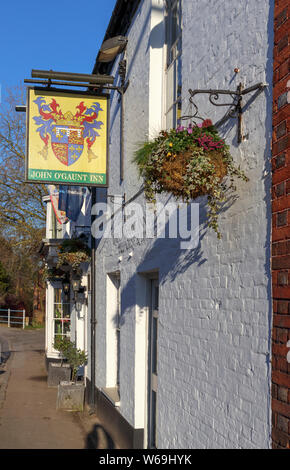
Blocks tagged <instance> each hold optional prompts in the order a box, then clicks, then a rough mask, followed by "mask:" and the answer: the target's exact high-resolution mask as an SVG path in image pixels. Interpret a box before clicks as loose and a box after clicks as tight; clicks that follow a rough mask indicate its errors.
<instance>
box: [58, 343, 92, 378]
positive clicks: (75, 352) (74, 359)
mask: <svg viewBox="0 0 290 470" xmlns="http://www.w3.org/2000/svg"><path fill="white" fill-rule="evenodd" d="M53 347H54V349H56V350H57V351H59V352H60V353H61V354H62V356H63V357H65V358H66V359H67V361H68V362H69V364H70V366H71V368H72V381H75V380H76V376H77V371H78V368H79V367H80V366H83V365H85V363H86V361H87V355H86V353H85V351H82V350H81V349H78V348H77V347H76V345H75V343H73V342H72V341H70V340H69V339H68V338H67V337H56V338H55V341H54V344H53Z"/></svg>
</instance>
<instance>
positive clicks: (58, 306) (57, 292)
mask: <svg viewBox="0 0 290 470" xmlns="http://www.w3.org/2000/svg"><path fill="white" fill-rule="evenodd" d="M66 297H67V296H66V295H65V294H64V292H63V290H62V288H61V287H55V288H54V299H53V327H54V328H53V331H54V340H55V338H56V337H64V336H68V337H70V302H68V301H67V300H66Z"/></svg>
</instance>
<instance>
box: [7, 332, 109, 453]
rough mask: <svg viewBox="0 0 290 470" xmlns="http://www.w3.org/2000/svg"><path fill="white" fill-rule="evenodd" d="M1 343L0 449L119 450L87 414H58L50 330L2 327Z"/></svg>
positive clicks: (95, 419)
mask: <svg viewBox="0 0 290 470" xmlns="http://www.w3.org/2000/svg"><path fill="white" fill-rule="evenodd" d="M0 342H1V346H2V359H4V361H2V363H0V449H113V448H118V446H117V444H115V443H114V441H113V439H112V438H111V436H110V435H109V434H108V432H107V431H106V429H105V425H104V424H103V423H101V422H99V421H98V419H97V417H96V415H94V414H93V415H91V414H89V412H88V410H87V409H85V411H84V412H83V413H81V412H69V411H64V410H57V409H56V399H57V388H48V386H47V372H46V368H45V356H44V329H34V330H31V329H27V330H21V329H19V328H7V327H6V326H0ZM8 349H9V351H8ZM9 352H10V355H9Z"/></svg>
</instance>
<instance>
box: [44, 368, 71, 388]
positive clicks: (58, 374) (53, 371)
mask: <svg viewBox="0 0 290 470" xmlns="http://www.w3.org/2000/svg"><path fill="white" fill-rule="evenodd" d="M70 378H71V368H70V365H69V364H67V363H65V364H61V363H60V362H50V363H49V365H48V376H47V385H48V386H49V387H57V386H58V385H59V383H60V382H62V381H68V380H70Z"/></svg>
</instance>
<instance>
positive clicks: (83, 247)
mask: <svg viewBox="0 0 290 470" xmlns="http://www.w3.org/2000/svg"><path fill="white" fill-rule="evenodd" d="M88 261H90V249H89V247H88V246H87V244H86V243H85V242H84V241H83V240H82V239H79V238H71V239H66V240H64V241H63V242H62V244H61V246H60V248H59V255H58V263H57V266H56V267H57V268H58V269H61V267H62V266H63V265H64V264H68V265H70V266H71V267H72V269H73V270H76V269H77V268H78V267H79V265H80V264H81V263H85V262H88Z"/></svg>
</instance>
